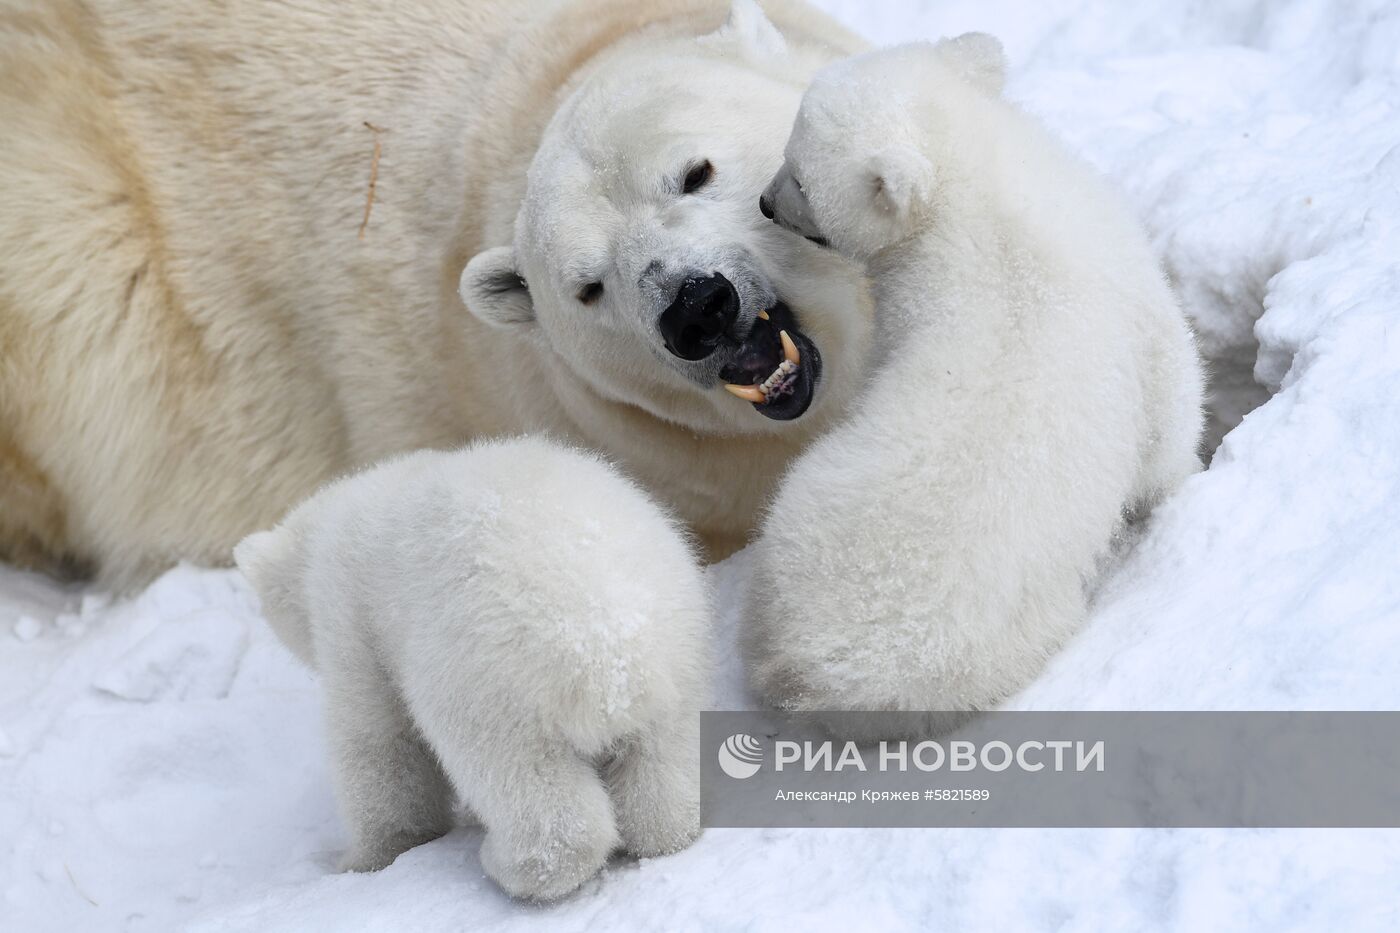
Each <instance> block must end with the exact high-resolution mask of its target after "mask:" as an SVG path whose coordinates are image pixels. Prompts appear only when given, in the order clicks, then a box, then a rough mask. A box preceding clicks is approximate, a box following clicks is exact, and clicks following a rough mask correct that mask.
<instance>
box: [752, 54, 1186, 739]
mask: <svg viewBox="0 0 1400 933" xmlns="http://www.w3.org/2000/svg"><path fill="white" fill-rule="evenodd" d="M1001 81H1002V64H1001V50H1000V46H999V45H998V44H997V43H996V41H995V40H993V39H991V38H990V37H986V36H977V35H969V36H964V37H960V38H959V39H955V40H946V41H944V42H942V43H939V44H938V45H928V44H920V45H911V46H903V47H898V48H894V49H889V50H885V51H880V52H875V53H870V54H868V55H865V56H860V57H857V58H855V59H851V60H849V61H845V62H841V63H837V64H836V65H833V66H831V67H830V68H828V69H825V70H824V71H823V72H822V73H821V74H819V76H818V77H817V79H816V81H815V82H814V84H813V86H812V87H811V89H810V90H809V91H808V92H807V96H806V97H805V98H804V101H803V104H802V108H801V110H800V112H799V115H798V118H797V122H796V124H795V126H794V129H793V134H792V137H791V139H790V140H789V143H788V147H787V161H786V164H785V166H784V167H783V169H782V170H781V172H780V173H779V177H778V179H775V185H774V187H773V188H770V194H771V195H772V196H774V197H775V199H776V202H777V203H776V206H777V210H778V217H777V220H778V221H779V222H783V223H787V224H789V225H792V226H796V227H804V229H803V230H802V232H805V233H808V234H809V235H820V236H823V237H825V238H827V239H828V240H829V241H830V242H831V244H832V245H833V246H834V247H835V248H837V249H839V250H841V251H842V252H844V253H846V254H847V255H849V256H852V257H854V258H856V259H859V260H861V261H863V262H865V264H866V267H867V272H868V274H869V275H870V276H871V278H872V280H873V282H874V287H875V295H876V337H875V342H876V346H877V349H878V351H879V352H880V353H881V354H882V357H883V362H882V364H881V366H880V368H879V369H878V370H877V371H876V372H875V374H874V376H873V378H872V379H871V381H870V382H869V384H868V386H867V387H866V389H865V391H864V393H863V395H862V396H861V397H860V399H859V402H858V408H857V411H856V412H855V414H854V415H853V416H852V417H851V419H850V420H849V421H847V422H845V423H843V424H842V425H840V426H838V427H837V428H835V429H834V430H833V431H831V432H830V433H828V434H827V435H825V436H823V437H822V438H820V439H819V440H818V441H817V442H815V443H814V444H813V445H812V447H811V448H810V449H809V450H808V451H807V452H806V453H805V454H804V455H803V456H802V457H801V458H800V459H799V460H798V461H797V462H796V463H795V464H794V465H793V467H792V469H791V470H790V471H789V473H788V475H787V476H786V478H785V479H784V481H783V483H782V486H781V491H780V492H779V493H778V495H777V496H776V498H775V500H774V501H773V503H772V506H771V508H770V510H769V514H768V517H767V520H766V522H765V524H764V526H763V530H762V535H761V538H760V540H759V541H758V543H757V546H756V548H755V555H754V562H755V565H756V567H755V574H756V575H755V581H754V585H753V589H752V593H751V595H750V599H749V609H748V618H749V621H748V624H749V632H748V634H749V642H748V648H749V655H750V657H749V660H750V664H751V673H752V678H753V680H754V682H755V683H756V685H757V686H758V688H759V689H760V691H761V692H762V693H763V694H764V695H765V696H766V697H767V698H768V699H770V700H771V701H773V702H775V703H777V704H779V705H781V706H784V707H788V708H797V709H815V710H821V709H847V710H849V709H856V710H864V709H870V710H883V709H906V710H954V711H967V710H977V709H984V708H986V707H989V706H992V705H994V704H995V703H997V702H998V701H999V700H1001V699H1002V698H1004V697H1006V696H1007V695H1008V694H1009V693H1011V692H1012V691H1014V690H1016V689H1017V688H1019V687H1021V686H1022V685H1024V684H1025V683H1027V682H1028V681H1029V680H1030V679H1031V678H1032V677H1033V676H1034V675H1035V674H1036V673H1037V672H1038V671H1039V670H1040V669H1041V667H1042V665H1043V663H1044V661H1045V660H1046V658H1047V656H1048V655H1049V654H1050V653H1051V652H1052V651H1053V650H1054V649H1055V648H1056V646H1058V645H1059V644H1060V643H1061V642H1062V641H1063V640H1064V639H1065V638H1066V637H1067V636H1068V635H1070V634H1071V633H1072V632H1073V631H1074V630H1075V628H1076V626H1078V625H1079V623H1080V621H1081V619H1082V618H1083V616H1084V612H1085V597H1086V587H1087V585H1088V584H1089V583H1090V582H1091V579H1092V576H1093V573H1094V570H1095V565H1096V560H1097V559H1098V558H1099V557H1100V556H1101V555H1103V554H1104V552H1105V550H1106V549H1107V548H1108V547H1109V545H1110V543H1111V541H1112V540H1113V538H1114V535H1115V534H1116V533H1117V531H1118V530H1119V528H1120V526H1121V523H1122V522H1123V520H1124V518H1125V516H1128V515H1130V514H1131V513H1132V512H1133V511H1135V510H1142V509H1146V508H1149V507H1150V506H1151V505H1152V504H1153V503H1154V502H1156V501H1157V500H1158V499H1160V498H1161V497H1162V496H1164V495H1166V494H1167V493H1170V492H1171V491H1172V490H1173V489H1174V488H1175V487H1176V486H1177V485H1178V484H1179V483H1181V482H1182V480H1184V479H1185V478H1186V477H1187V476H1188V475H1190V474H1191V473H1193V472H1194V471H1196V470H1198V469H1199V460H1198V457H1197V452H1196V448H1197V442H1198V437H1199V433H1200V427H1201V391H1202V374H1201V366H1200V363H1199V360H1198V357H1197V353H1196V350H1195V346H1194V342H1193V337H1192V335H1191V333H1190V330H1189V328H1188V326H1187V324H1186V322H1185V320H1184V319H1183V316H1182V314H1181V312H1180V310H1179V308H1178V305H1177V303H1176V301H1175V299H1174V297H1173V295H1172V292H1171V290H1170V289H1169V287H1168V285H1167V283H1166V281H1165V279H1164V277H1163V275H1162V272H1161V271H1160V269H1159V266H1158V263H1157V261H1156V259H1155V258H1154V256H1153V253H1152V250H1151V249H1150V248H1149V245H1148V242H1147V239H1146V237H1145V235H1144V233H1143V231H1142V229H1141V227H1140V225H1139V224H1138V223H1137V222H1136V221H1135V220H1134V218H1133V217H1132V215H1131V214H1130V212H1129V211H1128V209H1127V208H1126V207H1125V205H1124V203H1123V201H1122V200H1121V199H1120V197H1119V196H1118V195H1117V194H1116V193H1115V192H1114V191H1113V190H1111V188H1110V187H1109V186H1108V185H1107V184H1106V183H1105V182H1104V181H1103V180H1102V179H1101V178H1100V177H1099V176H1098V175H1097V174H1096V173H1095V172H1094V171H1092V170H1091V169H1090V168H1089V167H1088V166H1087V165H1085V164H1084V163H1083V162H1081V161H1080V160H1079V159H1077V158H1075V157H1073V156H1072V155H1071V154H1069V153H1068V152H1067V151H1066V150H1065V148H1064V147H1063V146H1062V145H1060V144H1059V143H1058V142H1056V141H1055V140H1054V139H1053V138H1051V137H1050V136H1049V135H1048V134H1047V133H1046V132H1045V131H1044V130H1043V129H1042V128H1041V127H1040V126H1039V125H1038V124H1037V123H1036V122H1035V121H1034V120H1033V119H1031V118H1030V117H1028V116H1027V115H1026V114H1024V113H1022V112H1020V111H1019V110H1017V109H1016V108H1015V107H1013V106H1011V105H1010V104H1007V103H1005V102H1004V101H1002V100H1001V99H1000V97H999V91H1000V87H1001ZM784 179H795V180H796V182H800V187H799V185H798V184H796V183H792V184H787V183H786V182H785V181H784ZM794 218H796V219H794Z"/></svg>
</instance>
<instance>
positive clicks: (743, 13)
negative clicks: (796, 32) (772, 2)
mask: <svg viewBox="0 0 1400 933" xmlns="http://www.w3.org/2000/svg"><path fill="white" fill-rule="evenodd" d="M706 39H707V41H710V42H714V43H716V44H723V43H727V44H734V45H737V46H738V47H739V51H740V52H741V53H742V54H743V55H744V56H745V57H746V58H749V59H750V60H752V61H757V62H765V61H772V60H773V59H775V58H782V57H783V56H785V55H787V42H786V41H785V40H784V39H783V34H782V33H780V32H778V28H777V27H776V26H774V25H773V24H772V22H770V21H769V19H768V17H767V16H765V15H764V13H763V10H762V8H761V7H759V5H758V4H757V3H756V2H755V0H734V2H733V4H732V5H731V6H730V7H729V19H727V20H725V22H724V25H723V26H721V27H720V28H719V31H717V32H714V33H712V34H710V35H709V36H707V37H706Z"/></svg>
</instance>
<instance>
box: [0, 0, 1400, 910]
mask: <svg viewBox="0 0 1400 933" xmlns="http://www.w3.org/2000/svg"><path fill="white" fill-rule="evenodd" d="M819 5H821V6H824V7H826V8H827V9H829V10H831V11H832V12H834V13H835V14H836V15H838V16H839V17H840V18H842V19H843V20H845V21H847V22H849V23H850V24H851V25H852V26H853V27H854V28H856V29H857V30H859V31H861V32H863V33H864V34H866V35H867V36H869V37H870V38H871V39H873V40H875V41H879V42H890V41H903V40H905V39H909V38H912V37H919V36H925V37H936V36H938V35H942V34H947V33H956V32H959V31H962V30H964V29H970V28H979V29H985V30H988V31H991V32H993V33H996V34H999V35H1001V36H1002V37H1003V39H1004V40H1005V42H1006V44H1007V48H1008V52H1009V54H1010V57H1011V60H1012V65H1013V70H1012V80H1011V82H1010V85H1009V88H1008V93H1009V94H1010V96H1012V97H1014V98H1016V99H1018V100H1020V101H1022V102H1023V103H1024V104H1025V105H1026V106H1027V107H1028V108H1029V109H1031V110H1032V111H1034V112H1036V113H1037V114H1039V115H1040V116H1041V117H1042V118H1043V119H1045V120H1046V121H1047V122H1048V123H1049V124H1050V125H1051V126H1052V127H1054V128H1055V129H1056V130H1057V131H1058V132H1060V133H1061V134H1062V135H1063V136H1064V137H1065V138H1066V139H1067V140H1069V142H1070V143H1071V144H1072V145H1073V146H1075V147H1076V148H1077V149H1079V150H1080V151H1082V152H1083V153H1084V154H1085V155H1086V156H1087V157H1088V158H1090V159H1092V160H1093V161H1094V162H1095V163H1096V164H1098V165H1099V166H1101V167H1102V168H1103V169H1104V170H1105V171H1106V172H1107V173H1109V174H1111V175H1112V176H1114V177H1115V178H1117V179H1118V180H1119V181H1120V182H1121V183H1122V185H1123V186H1124V187H1125V188H1126V190H1127V191H1128V192H1129V195H1130V197H1131V198H1132V200H1133V203H1134V204H1135V205H1136V206H1137V208H1138V209H1139V210H1140V212H1141V214H1142V216H1143V218H1144V220H1145V222H1146V223H1147V225H1148V227H1149V229H1150V231H1151V233H1152V236H1153V238H1154V242H1155V243H1156V245H1157V246H1158V248H1159V249H1160V252H1161V255H1162V257H1163V260H1164V262H1165V263H1166V265H1167V268H1168V270H1169V271H1170V273H1171V275H1172V277H1173V279H1174V280H1175V281H1176V283H1177V285H1178V287H1179V289H1180V291H1181V294H1182V296H1183V299H1184V301H1185V303H1186V306H1187V308H1188V311H1189V313H1190V314H1191V316H1192V318H1193V320H1194V321H1195V323H1196V325H1197V328H1198V330H1199V332H1200V334H1201V337H1202V344H1203V347H1204V348H1205V350H1206V352H1207V354H1208V356H1209V357H1210V359H1211V361H1212V367H1213V369H1214V372H1215V374H1216V379H1217V386H1218V392H1217V395H1216V397H1215V399H1214V402H1213V408H1214V410H1215V412H1216V413H1217V415H1218V416H1219V418H1218V423H1217V424H1216V426H1215V434H1216V435H1217V436H1219V435H1222V434H1226V432H1227V431H1228V434H1227V435H1226V436H1225V438H1224V442H1223V444H1222V445H1221V446H1220V449H1219V451H1218V452H1217V453H1216V455H1215V457H1214V459H1213V461H1212V463H1211V465H1210V469H1209V470H1208V471H1207V472H1206V473H1203V474H1201V475H1200V476H1198V477H1196V478H1194V479H1193V480H1192V481H1190V482H1189V483H1188V484H1187V486H1186V487H1185V488H1184V489H1183V490H1181V492H1180V493H1179V494H1178V495H1176V496H1175V497H1174V498H1173V499H1172V500H1170V501H1169V502H1167V503H1166V504H1165V505H1164V506H1162V507H1161V508H1160V509H1159V510H1158V512H1157V513H1156V515H1155V516H1154V518H1153V520H1152V522H1151V523H1150V525H1149V527H1148V529H1147V530H1146V532H1145V533H1144V535H1143V536H1142V537H1141V539H1140V540H1138V541H1137V542H1136V543H1135V546H1134V547H1133V548H1132V549H1131V550H1130V552H1128V553H1127V554H1125V555H1124V556H1123V557H1122V558H1121V560H1120V561H1119V562H1118V563H1117V564H1116V566H1115V567H1114V568H1113V569H1112V571H1111V573H1110V576H1109V577H1108V579H1107V581H1106V582H1105V584H1104V585H1103V587H1102V589H1101V591H1100V593H1099V595H1098V598H1097V601H1096V605H1095V609H1094V612H1093V615H1092V618H1091V619H1090V621H1089V624H1088V625H1087V626H1086V628H1085V630H1084V632H1083V633H1082V634H1081V635H1080V636H1078V637H1077V638H1075V639H1074V640H1073V642H1072V643H1071V644H1069V645H1068V646H1067V647H1066V648H1065V650H1064V651H1063V652H1062V653H1061V654H1060V655H1059V656H1058V657H1057V658H1056V659H1055V660H1054V661H1053V662H1052V663H1051V665H1050V667H1049V669H1048V670H1047V671H1046V672H1045V673H1044V675H1043V676H1042V677H1041V678H1040V679H1039V680H1038V681H1037V682H1036V683H1035V684H1033V685H1032V686H1030V687H1029V688H1028V689H1026V690H1025V691H1024V692H1023V693H1022V694H1021V695H1020V696H1018V697H1016V698H1015V699H1014V700H1013V701H1012V703H1011V704H1009V705H1010V706H1011V707H1013V708H1024V709H1056V708H1066V709H1069V708H1085V709H1114V708H1121V709H1186V708H1191V709H1212V708H1215V709H1385V708H1393V707H1395V706H1396V705H1397V704H1396V700H1397V692H1398V691H1397V680H1400V677H1397V675H1400V330H1398V329H1397V328H1396V326H1395V324H1394V321H1395V320H1396V316H1397V313H1400V8H1397V6H1396V5H1394V4H1387V3H1382V2H1361V0H1357V2H1346V0H1336V2H1327V0H1281V2H1269V0H1254V2H1247V0H1230V2H1219V3H1206V2H1203V0H1190V2H1166V0H1158V2H1152V3H1142V4H1121V3H1108V2H1095V0H1047V2H1045V3H1040V4H1030V3H1023V2H1011V0H991V2H976V0H937V2H935V0H928V2H918V0H900V2H889V3H882V4H879V5H878V7H875V6H872V5H871V4H868V3H865V2H856V0H826V2H823V3H820V4H819ZM872 9H877V10H878V12H877V13H875V12H872ZM711 573H712V575H713V577H714V579H715V582H716V585H717V587H718V590H719V592H720V594H721V598H722V601H723V606H724V625H723V633H722V638H723V641H724V642H725V643H726V644H731V645H732V642H733V639H734V633H735V628H736V625H737V619H736V612H737V595H738V593H739V591H740V589H741V587H742V585H743V580H744V558H743V556H742V555H739V556H738V557H736V558H733V559H731V560H730V561H728V562H726V563H725V564H722V565H720V566H718V567H715V568H713V569H712V570H711ZM730 654H731V655H732V651H731V652H730ZM716 694H717V700H718V702H719V703H720V704H721V705H722V706H725V707H743V706H744V705H747V704H748V703H749V701H748V700H747V698H746V697H745V695H744V690H743V681H742V674H741V672H740V671H739V670H738V667H737V665H735V664H733V663H729V664H726V665H725V666H724V668H723V669H722V670H721V672H720V676H719V680H718V682H717V684H716ZM318 704H319V701H318V697H317V693H316V688H315V684H314V681H313V680H312V679H311V677H310V676H309V675H307V674H306V673H305V672H304V671H302V670H301V669H300V668H299V667H298V666H297V665H296V663H295V662H294V661H293V660H292V659H291V657H290V655H288V654H287V653H286V652H285V651H284V650H282V648H281V647H280V646H279V645H278V644H277V643H276V642H275V640H274V638H273V636H272V635H271V633H270V632H269V631H268V629H267V628H266V626H265V625H264V624H263V623H262V622H261V620H260V619H259V618H258V615H257V611H256V606H255V602H254V600H253V598H252V596H251V593H250V591H249V590H248V588H247V586H246V584H245V583H244V582H243V581H242V580H241V578H239V577H238V576H237V574H235V573H232V572H229V571H213V570H200V569H194V568H189V567H179V568H176V569H174V570H172V571H170V572H169V573H168V574H166V575H165V576H164V577H162V578H161V579H159V580H158V581H156V582H155V583H154V584H153V585H151V587H150V588H148V589H147V590H146V591H145V592H144V593H142V594H140V595H138V596H136V597H134V598H131V599H123V600H115V601H111V602H108V601H107V600H106V598H105V597H104V596H102V595H101V594H97V593H85V592H82V591H79V590H74V589H71V588H64V587H61V586H59V585H57V584H54V583H51V582H49V581H46V580H42V579H39V578H36V577H34V576H32V575H27V574H22V573H19V572H17V571H14V570H10V569H7V568H3V567H0V928H4V929H6V930H9V929H14V930H26V931H44V930H71V929H85V930H100V929H131V930H145V929H170V928H193V929H198V930H205V931H234V930H306V929H403V928H412V929H417V930H436V929H442V930H449V929H451V930H456V929H463V928H467V929H480V928H486V927H492V928H500V929H511V928H524V927H528V926H534V925H536V924H540V923H541V922H547V923H548V925H549V926H550V927H551V928H558V929H563V930H573V929H584V928H613V927H619V926H627V927H635V928H642V929H652V928H685V929H701V928H706V929H708V928H712V927H717V928H721V929H734V928H739V927H743V928H754V929H800V928H811V929H838V928H859V929H865V928H881V927H884V928H920V929H922V928H927V927H931V926H937V927H947V928H955V929H987V930H1000V929H1052V928H1053V929H1065V930H1099V929H1211V928H1220V927H1231V928H1240V927H1242V928H1257V929H1269V930H1292V929H1320V928H1326V929H1348V930H1383V929H1397V928H1400V899H1397V898H1396V897H1395V890H1396V888H1395V883H1396V878H1397V877H1400V832H1397V831H1391V830H1367V831H1342V830H1329V831H1323V830H1313V831H1297V830H1275V831H1243V830H1241V831H1223V830H1213V831H1212V830H1175V831H1166V830H1158V831H1149V830H1094V831H1078V830H1054V831H1045V830H959V831H939V830H893V831H889V830H886V831H858V830H841V831H822V830H752V831H744V830H711V831H709V832H707V833H706V834H705V836H704V837H703V838H702V839H701V840H700V841H699V842H698V843H697V844H696V845H695V846H694V847H692V848H691V849H689V850H687V851H685V852H683V853H680V854H679V855H675V856H672V857H669V858H664V859H653V860H645V861H643V862H640V863H638V862H635V861H631V860H626V859H618V860H616V861H615V862H614V863H613V864H612V865H610V866H609V868H608V869H607V870H606V871H605V872H604V874H603V875H601V876H600V877H598V878H596V879H594V880H593V881H591V882H589V883H588V884H586V885H585V887H584V889H583V890H582V891H581V892H580V893H579V894H578V895H576V896H574V897H573V898H571V899H569V900H567V901H565V902H564V903H562V904H560V905H557V906H554V907H549V908H540V907H531V906H525V905H520V904H516V903H513V902H511V901H510V900H509V899H508V898H506V897H505V896H503V895H502V894H501V893H500V892H499V891H498V890H497V889H496V888H495V887H494V885H492V884H491V882H489V881H488V880H487V879H485V878H484V877H483V876H482V874H481V870H480V867H479V864H478V862H477V848H478V846H479V844H480V839H481V837H480V834H479V832H477V831H474V830H459V831H457V832H454V833H453V834H451V835H449V836H448V837H446V838H444V839H441V840H438V841H437V842H433V843H430V844H428V845H425V846H422V847H420V848H418V849H416V850H414V851H412V852H409V853H407V854H405V855H404V856H403V857H401V858H400V859H399V860H398V861H397V862H396V863H395V864H394V865H392V866H390V867H389V868H387V869H385V870H384V871H382V872H379V873H377V874H372V875H338V874H335V873H333V870H332V867H333V865H334V862H335V858H336V856H337V855H338V854H339V852H340V851H341V849H343V847H344V845H345V839H344V836H343V832H342V830H341V828H340V826H339V823H338V821H337V819H336V816H335V812H334V806H333V803H332V800H331V797H330V789H329V783H328V776H327V772H326V767H325V764H324V762H323V742H322V738H321V735H320V731H319V726H318V722H319V714H320V713H319V705H318Z"/></svg>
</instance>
